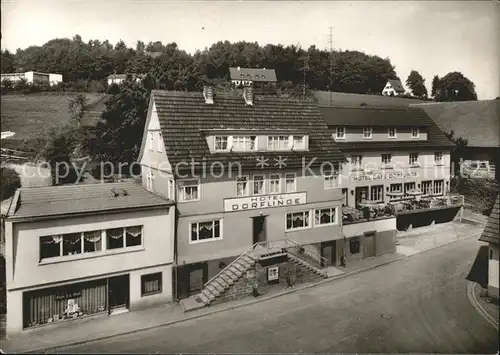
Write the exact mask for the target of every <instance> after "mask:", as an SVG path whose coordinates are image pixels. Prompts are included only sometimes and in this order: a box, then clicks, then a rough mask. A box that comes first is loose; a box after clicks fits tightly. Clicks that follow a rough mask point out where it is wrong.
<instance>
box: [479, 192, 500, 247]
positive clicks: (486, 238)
mask: <svg viewBox="0 0 500 355" xmlns="http://www.w3.org/2000/svg"><path fill="white" fill-rule="evenodd" d="M499 216H500V194H498V196H497V199H496V201H495V205H494V206H493V210H492V211H491V213H490V216H489V218H488V222H487V223H486V227H484V230H483V234H481V237H480V238H479V240H480V241H483V242H488V243H493V244H500V236H499V230H500V217H499Z"/></svg>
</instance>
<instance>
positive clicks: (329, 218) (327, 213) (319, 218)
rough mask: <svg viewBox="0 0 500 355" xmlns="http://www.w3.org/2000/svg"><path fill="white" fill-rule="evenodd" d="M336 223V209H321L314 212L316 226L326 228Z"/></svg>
mask: <svg viewBox="0 0 500 355" xmlns="http://www.w3.org/2000/svg"><path fill="white" fill-rule="evenodd" d="M335 223H336V209H335V208H321V209H317V210H315V211H314V225H315V226H322V225H323V226H324V225H332V224H335Z"/></svg>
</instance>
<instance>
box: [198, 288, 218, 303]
mask: <svg viewBox="0 0 500 355" xmlns="http://www.w3.org/2000/svg"><path fill="white" fill-rule="evenodd" d="M201 293H203V294H204V295H205V296H206V297H207V298H208V300H209V301H210V302H211V301H213V300H215V295H214V294H213V293H212V292H210V290H208V289H207V288H205V289H204V290H203V291H201Z"/></svg>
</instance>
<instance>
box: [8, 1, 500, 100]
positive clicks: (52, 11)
mask: <svg viewBox="0 0 500 355" xmlns="http://www.w3.org/2000/svg"><path fill="white" fill-rule="evenodd" d="M1 11H2V12H1V20H2V22H1V32H2V49H9V50H10V51H15V50H16V49H17V48H26V47H28V46H30V45H42V44H44V43H45V42H47V41H49V40H51V39H54V38H64V37H67V38H72V37H73V36H74V35H75V34H79V35H80V36H81V37H82V39H83V40H84V41H86V42H87V41H88V40H90V39H99V40H101V41H103V40H105V39H107V40H109V41H110V42H111V43H113V44H114V43H116V42H118V41H119V40H120V39H122V40H123V41H125V43H126V44H127V45H129V46H133V47H135V44H136V41H137V40H141V41H144V42H146V43H148V42H149V41H162V42H163V43H164V44H166V43H170V42H176V43H177V45H178V46H179V48H181V49H184V50H186V51H188V52H194V51H195V50H196V49H203V48H205V47H209V46H210V45H211V44H213V43H215V42H217V41H220V40H229V41H231V42H235V41H243V40H244V41H251V42H258V43H259V44H260V45H265V44H268V43H272V44H278V43H281V44H284V45H289V44H295V45H297V44H298V45H300V46H302V47H303V48H308V47H309V46H310V45H313V44H314V45H316V47H318V48H321V49H326V48H329V28H330V27H332V33H333V43H332V44H333V47H334V48H335V49H342V50H347V49H349V50H358V51H363V52H365V53H367V54H372V55H378V56H380V57H382V58H390V60H391V63H392V64H393V65H394V66H395V69H396V73H397V75H398V76H399V77H400V78H401V79H402V80H403V82H404V81H405V80H406V78H407V77H408V74H409V73H410V71H411V70H413V69H414V70H417V71H419V72H420V73H421V74H422V76H423V77H424V78H425V79H426V85H427V87H428V90H429V92H430V86H431V82H432V77H433V76H434V75H439V76H444V75H445V74H447V73H449V72H452V71H460V72H462V73H463V74H464V75H465V76H466V77H468V78H469V79H470V80H472V81H473V82H474V83H475V84H476V92H477V93H478V97H479V99H493V98H495V97H497V96H500V1H498V0H485V1H408V0H407V1H272V2H271V1H189V0H188V1H168V0H162V1H160V0H142V1H141V0H85V1H81V0H79V1H77V0H57V1H55V0H52V1H50V0H2V3H1ZM278 79H279V78H278Z"/></svg>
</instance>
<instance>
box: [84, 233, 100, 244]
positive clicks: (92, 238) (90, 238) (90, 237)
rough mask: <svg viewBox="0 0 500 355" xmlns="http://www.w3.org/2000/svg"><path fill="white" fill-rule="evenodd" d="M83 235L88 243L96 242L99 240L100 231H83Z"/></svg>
mask: <svg viewBox="0 0 500 355" xmlns="http://www.w3.org/2000/svg"><path fill="white" fill-rule="evenodd" d="M83 237H84V238H85V240H86V241H87V242H89V243H97V242H98V241H100V240H101V231H92V232H85V233H83Z"/></svg>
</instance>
